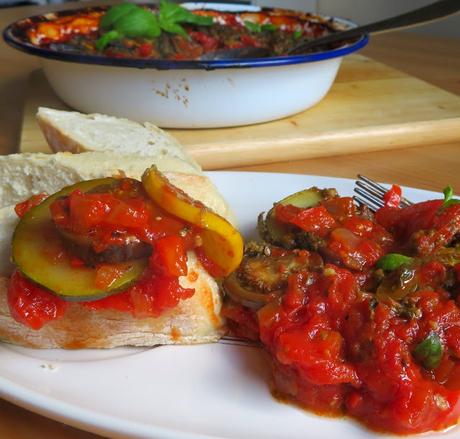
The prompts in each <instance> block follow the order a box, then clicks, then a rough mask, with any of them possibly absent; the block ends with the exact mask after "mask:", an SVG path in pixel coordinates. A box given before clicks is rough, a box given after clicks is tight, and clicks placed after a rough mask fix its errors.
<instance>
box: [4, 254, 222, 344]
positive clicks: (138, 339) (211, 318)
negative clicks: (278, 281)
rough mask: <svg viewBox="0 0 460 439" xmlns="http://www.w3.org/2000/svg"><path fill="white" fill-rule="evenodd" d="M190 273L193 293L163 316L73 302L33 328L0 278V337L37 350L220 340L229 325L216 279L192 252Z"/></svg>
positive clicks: (184, 281)
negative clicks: (13, 309)
mask: <svg viewBox="0 0 460 439" xmlns="http://www.w3.org/2000/svg"><path fill="white" fill-rule="evenodd" d="M188 267H189V270H188V275H187V277H182V278H180V284H181V285H182V286H183V287H184V288H195V294H194V295H193V296H192V297H191V298H190V299H187V300H183V301H181V302H179V304H178V305H177V306H176V307H175V308H174V309H172V310H170V311H168V312H166V313H165V314H163V315H161V316H160V317H157V318H154V317H149V318H135V317H133V316H132V315H131V314H129V313H126V312H120V311H113V310H98V311H94V310H90V309H88V308H86V307H85V306H83V305H81V304H78V303H72V304H71V305H70V307H69V308H68V309H67V311H66V313H65V315H64V317H62V318H60V319H58V320H54V321H52V322H49V323H47V324H45V325H44V326H43V327H42V328H41V329H39V330H34V329H31V328H29V327H27V326H25V325H22V324H21V323H19V322H17V321H16V320H14V319H13V318H12V317H11V314H10V310H9V307H8V299H7V288H8V279H7V278H0V340H1V341H5V342H8V343H14V344H18V345H21V346H27V347H33V348H64V349H81V348H115V347H119V346H155V345H158V344H196V343H208V342H213V341H217V340H219V338H220V337H221V336H222V335H223V334H224V332H225V327H224V322H223V320H222V318H221V317H220V316H219V312H220V307H221V299H220V296H219V291H218V286H217V284H216V282H215V280H214V279H212V278H211V277H210V276H209V274H208V273H207V272H206V271H205V270H203V268H202V267H201V265H200V264H199V263H198V261H197V260H196V258H195V257H194V256H193V254H192V253H189V259H188Z"/></svg>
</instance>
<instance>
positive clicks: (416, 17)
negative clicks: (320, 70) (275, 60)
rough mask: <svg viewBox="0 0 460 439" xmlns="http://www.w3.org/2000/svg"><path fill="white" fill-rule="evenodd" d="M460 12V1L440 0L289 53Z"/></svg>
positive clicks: (333, 35) (410, 25)
mask: <svg viewBox="0 0 460 439" xmlns="http://www.w3.org/2000/svg"><path fill="white" fill-rule="evenodd" d="M459 10H460V0H439V1H437V2H435V3H432V4H431V5H428V6H424V7H422V8H418V9H414V10H412V11H409V12H406V13H404V14H401V15H396V16H395V17H390V18H387V19H385V20H381V21H376V22H374V23H369V24H365V25H363V26H358V27H355V28H353V29H349V30H346V31H342V32H337V33H333V34H330V35H327V36H325V37H322V38H317V39H315V40H309V41H303V42H301V43H299V44H297V45H296V46H295V47H294V48H292V49H291V50H290V51H289V53H290V54H295V53H297V54H298V53H301V52H303V51H304V50H307V49H311V48H313V47H316V46H322V45H324V44H330V43H334V42H338V41H342V40H345V39H349V38H353V37H358V36H361V35H364V34H377V33H383V32H390V31H394V30H398V29H403V28H407V27H414V26H419V25H421V24H425V23H428V22H431V21H434V20H439V19H441V18H444V17H447V16H449V15H452V14H455V13H457V12H458V11H459Z"/></svg>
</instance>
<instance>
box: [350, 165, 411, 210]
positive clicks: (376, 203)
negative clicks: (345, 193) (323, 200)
mask: <svg viewBox="0 0 460 439" xmlns="http://www.w3.org/2000/svg"><path fill="white" fill-rule="evenodd" d="M354 191H355V193H356V194H357V195H355V196H354V197H353V199H354V200H355V201H356V202H357V203H358V204H359V205H364V206H367V207H368V208H369V209H370V210H372V211H373V212H375V211H376V210H378V209H380V208H381V207H383V206H384V204H385V203H384V201H383V196H384V195H385V193H386V192H387V191H388V189H387V188H385V187H384V186H382V185H381V184H379V183H377V182H376V181H374V180H371V179H370V178H368V177H365V176H364V175H360V174H358V179H357V180H356V182H355V189H354ZM412 204H413V203H412V202H411V201H409V200H408V199H407V198H401V203H400V206H401V207H408V206H411V205H412Z"/></svg>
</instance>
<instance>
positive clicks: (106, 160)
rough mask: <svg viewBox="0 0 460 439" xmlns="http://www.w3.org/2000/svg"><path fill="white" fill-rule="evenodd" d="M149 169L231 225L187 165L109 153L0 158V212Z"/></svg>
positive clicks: (222, 205)
mask: <svg viewBox="0 0 460 439" xmlns="http://www.w3.org/2000/svg"><path fill="white" fill-rule="evenodd" d="M152 165H156V166H157V168H158V169H159V170H160V171H162V172H163V173H165V175H166V176H167V177H168V178H169V179H170V180H171V183H173V184H174V185H177V186H178V187H179V188H180V189H182V190H183V191H184V192H186V193H188V194H189V195H190V196H191V197H192V198H195V199H198V200H201V201H202V202H203V203H204V204H205V205H206V206H208V207H209V208H210V209H212V210H214V211H215V212H216V213H218V214H219V215H221V216H223V217H225V218H227V219H228V220H229V221H230V222H232V223H233V224H234V223H235V219H234V216H233V214H232V213H231V210H230V208H229V207H228V205H227V203H226V202H225V201H224V199H223V198H222V197H221V196H220V194H219V192H218V191H217V189H216V187H215V186H214V184H213V183H212V182H211V181H210V180H209V179H208V178H207V177H206V176H204V175H203V174H202V173H201V171H199V170H197V169H196V168H195V167H193V166H192V165H190V164H189V163H188V162H184V161H183V160H180V159H178V158H174V157H164V156H161V157H141V156H120V155H118V154H115V153H109V152H86V153H82V154H71V153H68V152H60V153H56V154H42V153H26V154H11V155H6V156H1V155H0V208H2V207H6V206H11V205H14V204H17V203H19V202H21V201H24V200H25V199H27V198H29V197H30V196H31V195H34V194H38V193H41V192H46V193H48V194H52V193H54V192H57V191H58V190H60V189H61V188H63V187H65V186H68V185H70V184H73V183H76V182H78V181H82V180H90V179H93V178H101V177H110V176H117V175H118V176H119V175H126V176H127V177H131V178H136V179H138V180H140V179H141V177H142V174H143V173H144V171H145V169H147V168H148V167H150V166H152ZM0 235H1V232H0Z"/></svg>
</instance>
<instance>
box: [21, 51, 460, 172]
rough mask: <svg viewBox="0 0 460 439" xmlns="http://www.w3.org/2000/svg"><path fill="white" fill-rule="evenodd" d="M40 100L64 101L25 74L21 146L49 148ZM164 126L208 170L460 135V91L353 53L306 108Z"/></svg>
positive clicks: (430, 141) (62, 106)
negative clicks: (216, 125) (210, 124)
mask: <svg viewBox="0 0 460 439" xmlns="http://www.w3.org/2000/svg"><path fill="white" fill-rule="evenodd" d="M273 104H274V105H276V103H273ZM38 106H49V107H53V108H59V109H66V108H67V107H66V106H65V104H63V103H62V101H60V100H59V98H58V97H57V96H56V95H55V94H54V92H53V91H52V89H51V87H50V86H49V84H48V82H47V81H46V79H45V77H44V76H43V73H42V72H41V71H35V72H33V74H32V75H31V77H30V83H29V91H28V99H27V101H26V106H25V110H24V119H23V126H22V133H21V144H20V150H21V151H22V152H36V151H44V152H46V151H49V148H48V146H47V145H46V142H45V140H44V138H43V136H42V135H41V132H40V130H39V128H38V126H37V124H36V122H35V118H34V115H35V113H36V111H37V107H38ZM169 132H171V134H173V135H174V136H176V137H177V138H178V139H179V141H180V142H181V143H182V144H183V145H184V146H185V147H186V148H187V149H188V150H189V151H190V153H191V154H192V155H193V156H194V157H195V158H196V159H197V161H198V162H199V163H200V164H201V165H202V166H203V168H205V169H219V168H230V167H235V166H244V165H254V164H262V163H271V162H280V161H289V160H298V159H305V158H311V157H321V156H330V155H341V154H350V153H356V152H365V151H377V150H386V149H396V148H407V147H412V146H422V145H432V144H437V143H439V144H442V143H447V142H451V141H455V140H458V139H460V97H458V96H456V95H454V94H451V93H448V92H446V91H444V90H442V89H440V88H438V87H435V86H433V85H430V84H428V83H426V82H424V81H421V80H419V79H416V78H414V77H412V76H409V75H407V74H405V73H403V72H400V71H398V70H395V69H392V68H390V67H388V66H386V65H384V64H381V63H378V62H375V61H373V60H371V59H369V58H366V57H364V56H361V55H353V56H350V57H347V58H346V59H345V60H344V62H343V64H342V67H341V69H340V71H339V74H338V77H337V79H336V81H335V83H334V85H333V87H332V89H331V91H330V92H329V94H328V95H327V96H326V98H324V99H323V101H321V102H320V103H319V104H317V105H316V106H315V107H313V108H311V109H309V110H307V111H305V112H302V113H299V114H296V115H294V116H291V117H287V118H285V119H281V120H278V121H274V122H269V123H264V124H258V125H252V126H246V127H236V128H222V129H196V130H169Z"/></svg>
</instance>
